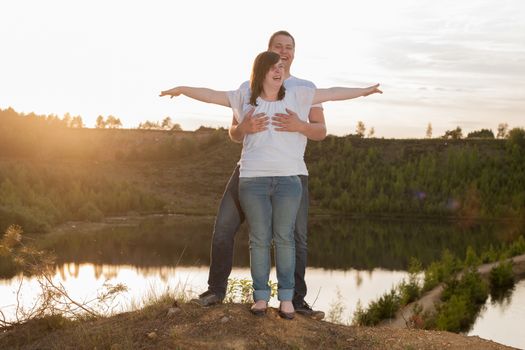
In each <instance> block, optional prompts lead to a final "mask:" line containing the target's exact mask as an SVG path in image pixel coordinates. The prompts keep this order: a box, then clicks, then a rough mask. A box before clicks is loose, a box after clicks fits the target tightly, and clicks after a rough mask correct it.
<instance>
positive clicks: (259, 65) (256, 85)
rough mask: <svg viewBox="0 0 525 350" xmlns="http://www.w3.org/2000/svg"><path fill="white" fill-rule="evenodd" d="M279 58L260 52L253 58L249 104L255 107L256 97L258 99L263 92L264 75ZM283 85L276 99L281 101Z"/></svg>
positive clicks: (275, 55) (274, 54)
mask: <svg viewBox="0 0 525 350" xmlns="http://www.w3.org/2000/svg"><path fill="white" fill-rule="evenodd" d="M280 59H281V56H279V55H278V54H276V53H275V52H272V51H265V52H261V53H260V54H258V55H257V57H255V60H254V61H253V68H252V76H251V78H250V89H251V90H252V95H251V96H250V104H251V105H252V106H257V97H259V96H260V95H261V93H262V91H263V82H264V78H266V74H267V73H268V72H269V71H270V69H271V68H272V66H273V65H274V64H276V63H277V62H279V60H280ZM284 92H285V89H284V85H281V88H280V89H279V93H278V94H277V99H278V100H282V99H283V98H284Z"/></svg>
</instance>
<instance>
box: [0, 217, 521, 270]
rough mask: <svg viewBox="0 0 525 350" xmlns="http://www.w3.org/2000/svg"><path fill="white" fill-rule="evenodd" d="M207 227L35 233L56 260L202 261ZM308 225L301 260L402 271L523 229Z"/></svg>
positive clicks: (190, 220)
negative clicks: (411, 264) (305, 253)
mask: <svg viewBox="0 0 525 350" xmlns="http://www.w3.org/2000/svg"><path fill="white" fill-rule="evenodd" d="M212 229H213V218H212V217H204V218H203V217H187V216H165V217H156V218H148V219H143V220H136V221H134V222H120V223H117V224H113V225H105V226H102V227H99V228H97V229H87V228H85V227H82V226H75V227H71V228H70V229H69V230H62V231H60V232H55V233H52V234H48V235H46V236H44V237H43V238H39V245H40V246H42V247H43V248H45V249H49V250H52V251H53V252H54V253H55V254H56V256H57V261H58V263H59V264H62V263H69V262H76V263H94V264H98V265H132V266H137V267H141V268H143V267H148V266H149V267H160V266H176V265H185V266H208V265H209V254H210V251H209V249H210V242H211V232H212ZM309 230H310V233H309V238H308V246H309V253H308V259H309V260H308V266H311V267H319V268H326V269H342V270H348V269H359V270H372V269H375V268H382V269H387V270H406V269H407V267H408V264H409V261H410V258H411V257H416V258H418V259H419V260H420V261H421V262H422V263H423V265H428V264H429V263H431V262H432V261H435V260H438V259H439V258H440V256H441V254H442V252H443V250H444V249H449V250H450V251H452V253H454V254H455V255H456V256H458V257H460V258H462V257H463V256H464V254H465V252H466V249H467V247H468V246H472V247H473V248H474V249H475V250H476V251H481V250H483V249H486V248H488V247H489V246H491V245H492V246H498V245H501V244H502V243H504V242H508V241H512V240H514V239H516V238H517V236H518V235H519V234H520V233H522V232H523V230H522V229H521V228H520V227H517V226H516V225H513V224H509V225H503V224H501V223H483V224H481V223H477V224H473V223H468V224H464V223H461V222H459V223H458V222H454V223H448V222H436V221H392V220H390V221H387V220H348V219H342V218H313V219H311V221H310V223H309ZM234 264H235V266H237V267H248V266H249V253H248V233H247V229H246V227H245V226H243V227H242V229H241V231H240V232H239V233H238V234H237V239H236V246H235V258H234ZM15 272H16V271H14V269H13V268H12V267H10V266H9V265H3V264H1V262H0V276H2V277H11V276H13V275H14V274H15Z"/></svg>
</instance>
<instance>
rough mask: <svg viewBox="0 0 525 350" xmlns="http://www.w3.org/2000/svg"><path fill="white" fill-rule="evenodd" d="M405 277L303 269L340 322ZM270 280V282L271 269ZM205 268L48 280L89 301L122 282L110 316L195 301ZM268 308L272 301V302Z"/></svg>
mask: <svg viewBox="0 0 525 350" xmlns="http://www.w3.org/2000/svg"><path fill="white" fill-rule="evenodd" d="M406 276H407V273H406V272H403V271H388V270H383V269H374V270H372V271H360V270H354V269H351V270H347V271H337V270H325V269H320V268H309V269H308V270H307V280H308V288H309V291H308V298H307V301H309V302H310V303H313V304H315V307H316V309H319V310H323V311H325V312H326V314H327V315H328V314H329V312H330V309H331V308H332V307H333V306H334V305H335V304H336V303H339V304H340V305H341V306H342V307H343V314H342V316H341V319H340V321H342V322H347V323H348V322H350V321H351V318H352V315H353V313H354V311H355V307H356V305H357V302H358V301H360V302H361V303H362V304H363V305H367V304H368V303H369V302H370V301H371V300H374V299H376V298H377V297H379V296H380V295H381V294H383V293H384V292H385V291H387V290H389V289H390V288H391V287H392V286H394V285H395V284H397V283H399V282H400V281H401V280H402V279H403V278H405V277H406ZM231 277H232V278H250V270H249V268H234V269H233V271H232V274H231ZM20 278H21V276H17V277H14V278H12V279H11V280H3V281H1V282H0V299H1V300H2V305H0V307H1V309H2V312H3V313H4V314H5V315H6V317H8V318H9V317H10V316H12V314H13V312H14V308H15V305H16V293H14V291H15V290H17V288H18V286H19V283H20ZM270 278H271V279H272V280H273V281H276V275H275V269H272V272H271V275H270ZM207 280H208V268H207V267H191V266H178V267H169V266H164V267H156V268H154V267H146V268H137V267H133V266H130V265H95V264H75V263H69V264H63V265H61V266H59V267H57V269H56V273H55V276H54V277H53V281H54V282H55V283H61V284H63V285H64V287H65V288H66V290H67V291H68V292H69V293H70V295H71V296H72V297H73V298H74V299H76V300H90V299H92V298H93V297H95V296H96V295H97V291H98V290H100V288H102V286H103V284H104V283H105V282H109V283H111V284H117V283H123V284H125V285H126V286H127V287H128V289H129V290H128V291H127V292H126V293H124V294H122V295H121V296H120V297H119V298H118V299H117V305H116V308H115V309H114V310H115V312H122V311H128V310H131V309H133V308H137V307H140V306H142V305H143V302H144V300H147V299H148V298H151V296H155V295H156V296H160V295H162V294H163V293H164V292H166V291H168V290H169V291H172V292H176V293H177V294H180V293H184V294H186V295H188V296H196V295H197V294H199V293H201V292H202V291H204V290H206V288H207ZM37 290H38V287H37V283H36V281H35V280H34V279H33V278H26V280H25V283H24V286H23V288H22V290H21V291H20V295H21V296H22V302H23V303H25V304H26V305H29V303H30V302H31V300H32V299H33V298H34V297H35V291H37ZM270 304H271V305H272V306H277V304H278V301H277V299H276V298H273V299H272V301H271V303H270Z"/></svg>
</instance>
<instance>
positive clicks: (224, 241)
mask: <svg viewBox="0 0 525 350" xmlns="http://www.w3.org/2000/svg"><path fill="white" fill-rule="evenodd" d="M268 50H269V51H273V52H276V53H278V54H279V55H280V56H281V60H282V62H283V64H284V71H285V73H284V74H285V77H284V78H285V79H286V80H285V82H284V85H285V87H286V86H287V85H288V86H291V85H298V86H310V87H315V85H314V84H313V83H312V82H309V81H307V80H302V79H298V78H296V77H293V76H292V75H291V74H290V68H291V65H292V62H293V59H294V53H295V40H294V38H293V37H292V35H291V34H290V33H288V32H286V31H278V32H276V33H274V34H273V35H272V36H271V37H270V40H269V43H268ZM243 86H244V87H245V88H249V83H248V82H245V83H243V84H242V85H241V88H242V87H243ZM251 113H253V110H252V112H250V113H249V114H248V115H247V116H246V117H245V118H244V119H243V121H242V122H241V123H240V124H238V123H237V122H236V120H235V118H234V122H233V125H232V127H231V128H230V138H231V139H232V140H233V141H236V142H242V140H243V138H244V136H245V135H247V134H252V133H256V132H261V131H264V130H266V129H267V126H268V124H269V123H270V121H269V120H268V117H260V116H257V115H255V116H253V115H251ZM308 119H309V122H308V123H306V122H303V121H301V120H300V119H299V117H298V116H297V114H296V113H295V112H294V111H289V110H288V114H277V115H276V116H274V117H273V118H272V124H273V125H274V126H276V130H277V131H281V132H300V133H302V134H303V135H305V136H306V137H307V138H308V139H310V140H315V141H320V140H323V139H324V138H325V137H326V126H325V122H324V114H323V108H322V106H321V105H314V106H311V108H310V113H309V116H308ZM301 181H302V188H303V193H302V199H301V205H300V208H299V211H298V213H297V219H296V223H295V232H294V236H295V249H296V263H295V266H296V267H295V274H294V277H295V292H294V298H293V306H294V308H295V311H296V312H297V313H299V314H303V315H306V316H310V317H313V318H316V319H322V318H323V317H324V313H323V312H322V311H314V310H312V308H311V307H310V306H309V305H308V303H306V301H305V300H304V298H305V296H306V292H307V287H306V282H305V279H304V276H305V269H306V258H307V221H308V177H307V176H301ZM238 187H239V166H237V167H236V168H235V170H234V172H233V174H232V176H231V177H230V180H229V181H228V184H227V186H226V190H225V192H224V194H223V196H222V199H221V203H220V206H219V211H218V213H217V218H216V220H215V226H214V231H213V239H212V248H211V265H210V272H209V278H208V290H207V291H206V292H204V293H203V294H201V295H200V296H199V298H198V299H193V300H192V301H193V302H195V303H197V304H199V305H201V306H211V305H214V304H217V303H221V302H222V300H223V299H224V296H225V294H226V287H227V283H228V277H229V275H230V273H231V270H232V265H233V246H234V238H235V234H236V233H237V231H238V229H239V227H240V225H241V223H242V222H243V221H244V214H243V212H242V210H241V206H240V203H239V193H238Z"/></svg>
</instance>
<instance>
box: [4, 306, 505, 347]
mask: <svg viewBox="0 0 525 350" xmlns="http://www.w3.org/2000/svg"><path fill="white" fill-rule="evenodd" d="M60 320H61V321H60ZM0 348H2V349H11V348H20V349H112V350H117V349H445V348H446V349H462V350H463V349H511V348H509V347H506V346H503V345H500V344H497V343H494V342H491V341H487V340H484V339H481V338H478V337H466V336H462V335H458V334H454V333H448V332H433V331H424V330H409V329H392V328H369V327H352V326H343V325H337V324H333V323H329V322H323V321H316V320H313V319H310V318H307V317H303V316H299V315H297V316H296V318H295V319H294V320H292V321H287V320H283V319H281V318H279V316H278V314H277V310H275V309H273V308H272V309H270V310H269V312H268V314H267V315H266V316H264V317H255V316H254V315H252V314H251V313H250V311H249V306H248V305H243V304H224V305H219V306H214V307H211V308H201V307H199V306H197V305H193V304H191V303H188V304H181V305H179V306H178V307H170V306H169V305H155V306H150V307H147V308H145V309H143V310H139V311H135V312H129V313H124V314H119V315H116V316H113V317H109V318H104V319H97V320H86V321H82V322H67V321H64V319H61V318H55V319H52V318H50V319H47V320H41V321H35V322H32V323H30V324H25V325H22V326H18V327H15V328H12V329H9V330H6V331H4V332H3V333H1V334H0Z"/></svg>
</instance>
